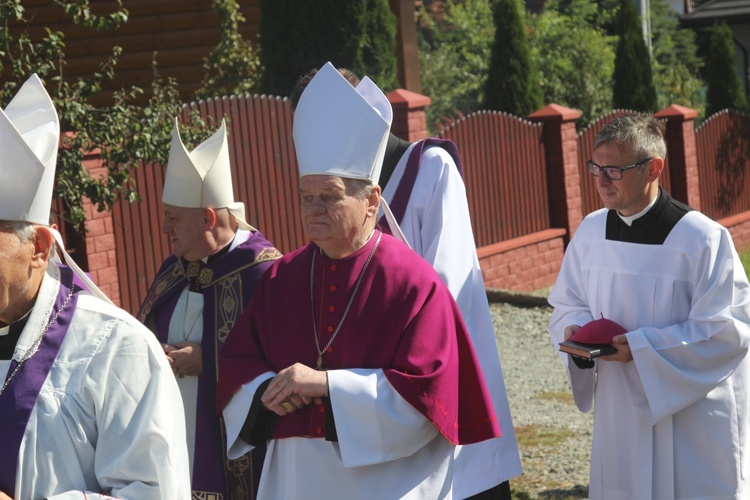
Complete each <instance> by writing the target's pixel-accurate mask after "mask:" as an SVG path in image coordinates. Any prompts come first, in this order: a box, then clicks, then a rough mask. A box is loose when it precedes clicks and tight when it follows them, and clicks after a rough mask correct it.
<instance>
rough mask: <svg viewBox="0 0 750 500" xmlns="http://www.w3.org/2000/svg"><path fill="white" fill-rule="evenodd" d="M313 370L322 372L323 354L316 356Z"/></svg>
mask: <svg viewBox="0 0 750 500" xmlns="http://www.w3.org/2000/svg"><path fill="white" fill-rule="evenodd" d="M315 369H316V370H318V371H322V370H323V354H318V363H317V365H316V366H315Z"/></svg>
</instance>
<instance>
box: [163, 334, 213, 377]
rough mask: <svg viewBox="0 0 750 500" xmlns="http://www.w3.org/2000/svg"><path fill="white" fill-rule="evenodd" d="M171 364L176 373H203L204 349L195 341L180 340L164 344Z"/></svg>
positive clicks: (196, 374)
mask: <svg viewBox="0 0 750 500" xmlns="http://www.w3.org/2000/svg"><path fill="white" fill-rule="evenodd" d="M161 347H162V349H164V354H166V355H167V360H168V361H169V365H170V366H171V367H172V371H173V372H174V373H175V375H191V376H198V375H201V374H203V350H202V348H201V345H200V344H197V343H195V342H178V343H176V344H173V345H170V344H162V345H161Z"/></svg>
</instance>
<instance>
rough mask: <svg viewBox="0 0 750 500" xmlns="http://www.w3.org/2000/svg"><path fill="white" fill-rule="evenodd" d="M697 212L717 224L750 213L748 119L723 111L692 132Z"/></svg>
mask: <svg viewBox="0 0 750 500" xmlns="http://www.w3.org/2000/svg"><path fill="white" fill-rule="evenodd" d="M696 150H697V156H698V177H699V180H700V196H701V211H702V212H703V213H705V214H706V215H708V216H709V217H711V218H713V219H715V220H718V219H721V218H724V217H728V216H730V215H734V214H737V213H740V212H744V211H747V210H750V116H747V115H744V114H742V113H739V112H737V111H730V110H724V111H720V112H719V113H717V114H715V115H713V116H711V117H710V118H708V119H707V120H705V121H704V122H703V124H702V125H701V127H700V128H698V129H697V130H696Z"/></svg>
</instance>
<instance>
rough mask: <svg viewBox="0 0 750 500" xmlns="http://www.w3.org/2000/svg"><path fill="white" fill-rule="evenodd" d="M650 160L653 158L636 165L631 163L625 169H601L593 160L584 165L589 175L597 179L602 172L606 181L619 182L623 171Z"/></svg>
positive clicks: (609, 167)
mask: <svg viewBox="0 0 750 500" xmlns="http://www.w3.org/2000/svg"><path fill="white" fill-rule="evenodd" d="M651 160H653V158H646V159H645V160H641V161H639V162H638V163H633V164H632V165H628V166H627V167H611V166H608V167H602V166H601V165H597V164H596V163H594V160H589V161H587V162H586V165H588V167H589V172H591V175H593V176H595V177H599V172H604V177H606V178H607V179H610V180H613V181H619V180H620V179H622V173H623V172H624V171H626V170H630V169H631V168H635V167H640V166H642V165H645V164H646V163H648V162H650V161H651Z"/></svg>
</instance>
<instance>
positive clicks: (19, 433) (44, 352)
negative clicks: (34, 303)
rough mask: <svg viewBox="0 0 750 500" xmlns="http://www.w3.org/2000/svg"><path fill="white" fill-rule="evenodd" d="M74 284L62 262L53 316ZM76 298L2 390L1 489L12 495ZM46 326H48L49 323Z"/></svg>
mask: <svg viewBox="0 0 750 500" xmlns="http://www.w3.org/2000/svg"><path fill="white" fill-rule="evenodd" d="M72 287H73V272H72V271H71V270H70V269H69V268H67V267H62V266H61V267H60V289H59V291H58V292H57V299H56V300H55V304H54V306H53V307H52V313H51V314H50V319H52V318H54V317H55V315H56V314H57V313H58V311H60V309H61V307H62V306H63V304H64V303H65V301H66V300H67V299H68V295H69V294H70V291H71V289H72ZM77 300H78V294H77V293H73V295H72V296H71V297H70V301H69V302H68V304H67V305H66V306H65V308H64V309H62V311H61V312H60V315H59V316H57V319H56V320H55V322H54V323H52V324H51V325H50V326H49V329H48V330H47V332H46V333H45V334H44V337H43V338H42V341H41V343H40V344H39V349H38V350H37V352H36V353H35V354H34V355H33V356H31V357H30V358H29V359H28V360H27V361H26V362H25V363H24V364H23V365H22V366H21V368H20V369H19V370H18V373H16V375H15V377H14V378H13V380H12V381H11V382H10V384H9V385H8V387H7V388H6V389H5V392H3V393H2V394H0V429H2V433H3V444H2V446H0V490H2V491H4V492H6V493H7V494H9V495H13V494H14V493H15V491H16V472H17V469H18V453H19V450H20V448H21V440H22V439H23V435H24V432H25V431H26V426H27V425H28V423H29V418H30V417H31V411H32V410H33V409H34V406H35V405H36V401H37V398H38V397H39V391H41V389H42V385H44V381H45V380H47V375H49V372H50V370H51V369H52V365H53V364H54V363H55V359H56V358H57V354H58V352H60V346H61V345H62V343H63V340H64V339H65V334H66V333H67V332H68V327H69V326H70V322H71V320H72V318H73V313H74V312H75V309H76V302H77ZM44 326H45V327H46V326H47V323H45V324H44ZM25 328H33V325H30V324H27V325H26V327H25ZM17 365H18V362H17V361H15V360H14V361H12V362H11V364H10V369H9V370H8V377H10V376H11V374H12V373H13V370H15V369H16V366H17ZM6 380H7V378H6ZM3 382H5V381H3Z"/></svg>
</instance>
